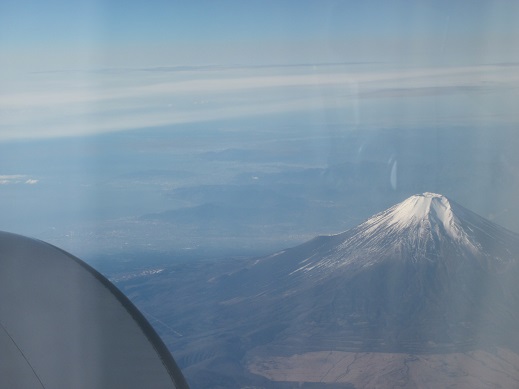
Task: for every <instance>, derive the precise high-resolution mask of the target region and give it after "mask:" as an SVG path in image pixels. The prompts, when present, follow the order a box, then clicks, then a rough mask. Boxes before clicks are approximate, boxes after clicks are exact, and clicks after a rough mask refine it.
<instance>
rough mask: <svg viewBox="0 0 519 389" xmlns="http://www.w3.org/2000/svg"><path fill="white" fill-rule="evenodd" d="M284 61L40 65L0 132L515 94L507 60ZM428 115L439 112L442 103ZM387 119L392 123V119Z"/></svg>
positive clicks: (7, 98)
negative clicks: (86, 69) (149, 67)
mask: <svg viewBox="0 0 519 389" xmlns="http://www.w3.org/2000/svg"><path fill="white" fill-rule="evenodd" d="M375 67H376V66H375ZM289 70H290V71H287V69H286V68H282V69H279V68H266V69H265V68H260V69H257V68H250V69H248V68H243V69H241V70H239V71H238V70H236V69H223V70H211V71H209V70H206V69H204V70H198V71H191V72H189V73H183V72H171V71H169V70H168V71H164V72H159V71H157V72H151V73H147V72H142V73H129V72H119V73H117V74H115V75H114V74H99V73H92V74H88V73H87V74H86V75H85V73H80V74H72V75H69V76H68V77H65V78H63V77H60V76H63V75H62V74H59V75H58V76H57V78H56V75H55V74H52V73H42V74H39V75H37V78H36V81H37V82H35V83H34V85H32V86H31V87H30V88H29V89H25V90H23V91H20V90H11V92H9V91H6V92H4V93H3V94H1V95H0V115H1V121H0V139H1V140H6V139H15V138H41V137H59V136H76V135H88V134H96V133H103V132H113V131H121V130H127V129H136V128H146V127H156V126H166V125H173V124H179V123H190V122H204V121H211V120H220V119H229V118H240V117H249V116H261V115H272V114H284V113H294V112H301V111H306V112H315V111H321V112H325V111H327V110H334V111H337V110H343V113H344V114H343V115H342V116H343V119H344V122H345V123H348V122H352V121H353V122H358V120H359V115H358V112H357V113H352V114H351V115H350V114H347V112H349V111H351V110H352V109H353V110H355V111H358V110H359V109H364V110H365V111H366V112H369V111H370V110H371V109H373V107H374V106H373V104H374V103H373V99H381V98H385V97H392V98H394V97H403V98H409V99H410V100H409V101H410V104H411V106H412V105H413V104H416V101H412V100H413V99H416V98H421V97H431V96H432V97H437V98H441V97H444V96H452V95H462V96H463V98H464V99H465V100H466V101H468V100H467V99H470V98H479V97H481V96H482V95H485V94H488V93H496V92H497V93H498V94H499V93H505V94H507V97H508V98H509V97H510V94H512V95H514V96H515V95H517V94H518V92H517V89H518V88H517V87H518V86H519V66H513V65H507V66H498V65H493V66H474V67H449V68H425V69H394V70H385V71H380V70H377V69H375V68H373V67H372V66H371V65H359V66H353V67H348V66H339V67H320V68H315V69H314V68H310V67H308V66H304V67H297V66H294V67H292V68H289ZM80 75H81V76H80ZM516 97H517V96H516ZM466 101H465V102H463V103H464V104H471V102H468V103H467V102H466ZM423 103H424V104H427V103H428V102H427V101H424V102H423ZM474 109H476V107H475V108H474ZM418 110H419V111H425V110H426V108H424V109H422V108H419V109H418ZM422 113H423V112H422ZM422 113H421V114H422ZM434 114H436V115H439V116H440V117H441V115H442V112H434ZM475 114H476V115H477V112H475ZM348 115H350V116H348ZM500 115H501V116H507V121H515V120H516V119H517V114H516V112H515V110H510V111H505V112H502V111H500ZM411 116H412V115H411ZM469 116H470V115H469ZM423 119H430V117H429V118H423ZM365 120H367V119H365ZM384 120H389V122H388V124H391V118H388V117H384ZM416 120H419V118H418V117H417V118H416Z"/></svg>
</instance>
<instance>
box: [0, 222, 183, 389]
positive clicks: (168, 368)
mask: <svg viewBox="0 0 519 389" xmlns="http://www.w3.org/2000/svg"><path fill="white" fill-rule="evenodd" d="M0 387H2V388H27V389H32V388H39V389H41V388H46V389H50V388H55V389H62V388H78V389H81V388H85V389H86V388H89V389H91V388H96V389H102V388H107V389H113V388H125V389H131V388H147V389H153V388H157V389H158V388H161V389H162V388H187V387H188V385H187V383H186V381H185V380H184V377H183V376H182V373H181V372H180V370H179V369H178V367H177V365H176V364H175V362H174V360H173V358H172V356H171V354H170V353H169V351H168V350H167V348H166V346H165V345H164V343H163V342H162V341H161V340H160V338H159V337H158V335H157V334H156V332H155V331H154V330H153V328H152V327H151V326H150V324H149V323H148V322H147V321H146V319H145V318H144V316H143V315H142V314H141V313H140V312H139V311H138V310H137V309H136V308H135V306H134V305H133V304H132V303H131V302H130V301H129V300H128V299H127V298H126V297H125V296H124V295H123V294H122V293H121V292H120V291H119V290H118V289H117V288H116V287H115V286H113V285H112V284H111V283H110V282H109V281H108V280H107V279H106V278H105V277H103V276H102V275H101V274H99V273H98V272H97V271H95V270H94V269H92V268H91V267H90V266H88V265H86V264H85V263H84V262H82V261H80V260H79V259H77V258H75V257H73V256H72V255H70V254H68V253H66V252H64V251H62V250H60V249H58V248H56V247H54V246H51V245H49V244H47V243H44V242H41V241H38V240H34V239H30V238H26V237H22V236H19V235H14V234H9V233H5V232H0Z"/></svg>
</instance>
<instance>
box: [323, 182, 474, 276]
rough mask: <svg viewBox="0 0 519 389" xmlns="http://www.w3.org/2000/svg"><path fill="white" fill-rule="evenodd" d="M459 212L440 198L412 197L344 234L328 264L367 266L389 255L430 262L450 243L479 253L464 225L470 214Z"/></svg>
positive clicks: (424, 195)
mask: <svg viewBox="0 0 519 389" xmlns="http://www.w3.org/2000/svg"><path fill="white" fill-rule="evenodd" d="M455 209H456V211H454V210H453V204H451V202H450V201H449V200H448V199H447V198H446V197H445V196H442V195H440V194H436V193H430V192H426V193H423V194H417V195H414V196H411V197H409V198H407V199H406V200H404V201H402V202H401V203H399V204H396V205H394V206H393V207H391V208H389V209H387V210H385V211H383V212H380V213H378V214H376V215H374V216H372V217H371V218H369V219H368V220H366V221H365V222H364V223H362V224H360V225H359V226H358V227H356V228H354V229H352V230H350V231H347V232H345V233H343V234H344V237H345V239H344V241H343V242H342V243H341V244H339V246H338V247H337V250H333V251H334V253H333V254H332V255H330V256H329V260H330V261H326V260H325V262H328V263H329V264H330V265H332V263H334V264H335V265H338V264H339V263H338V262H340V264H341V265H346V264H348V263H354V262H357V261H361V262H362V265H363V266H367V265H369V264H371V263H374V262H379V259H380V258H381V257H385V256H386V255H387V254H389V253H394V254H395V255H397V256H398V257H402V256H403V257H405V258H407V259H410V260H411V261H417V260H420V258H421V259H424V258H429V259H430V255H431V254H432V253H435V254H437V252H438V250H440V247H442V246H443V245H444V244H445V243H446V242H447V241H448V242H452V243H454V244H456V245H457V246H458V247H459V248H460V249H463V250H467V251H468V252H472V253H475V252H477V251H479V250H480V247H479V245H478V243H477V242H476V241H475V239H474V238H473V237H472V236H471V235H472V234H471V231H470V230H466V229H465V228H464V223H463V222H462V219H463V218H464V216H465V212H466V211H465V210H464V208H463V207H461V206H458V205H455ZM404 253H406V254H404ZM345 257H347V258H348V260H346V261H345V262H344V261H343V260H340V259H339V258H345ZM359 264H360V263H359Z"/></svg>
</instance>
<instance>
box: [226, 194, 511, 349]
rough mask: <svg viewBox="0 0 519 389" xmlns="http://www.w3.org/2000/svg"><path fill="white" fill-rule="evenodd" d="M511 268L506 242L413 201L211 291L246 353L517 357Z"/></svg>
mask: <svg viewBox="0 0 519 389" xmlns="http://www.w3.org/2000/svg"><path fill="white" fill-rule="evenodd" d="M518 264H519V237H518V236H517V235H516V234H514V233H512V232H510V231H508V230H505V229H504V228H501V227H499V226H497V225H495V224H493V223H491V222H489V221H487V220H485V219H483V218H481V217H479V216H478V215H476V214H474V213H473V212H471V211H468V210H467V209H465V208H463V207H462V206H460V205H459V204H456V203H454V202H452V201H449V200H448V199H447V198H445V197H443V196H441V195H437V194H432V193H424V194H423V195H416V196H412V197H410V198H408V199H407V200H405V201H403V202H402V203H400V204H397V205H395V206H393V207H392V208H390V209H388V210H386V211H384V212H382V213H379V214H377V215H375V216H373V217H372V218H370V219H368V220H367V221H365V222H364V223H362V224H361V225H359V226H358V227H356V228H354V229H352V230H349V231H347V232H344V233H342V234H338V235H333V236H322V237H318V238H316V239H313V240H312V241H310V242H307V243H305V244H303V245H301V246H298V247H295V248H293V249H289V250H285V251H282V252H279V253H276V254H274V255H271V256H269V257H266V258H261V259H259V260H257V261H256V262H255V263H254V264H253V265H252V266H250V267H249V268H247V269H243V270H241V271H239V272H236V273H233V274H230V275H227V276H225V277H223V278H222V279H220V280H219V288H218V289H219V290H220V293H221V298H222V301H221V305H222V307H223V308H222V309H223V312H224V316H225V317H228V318H229V325H230V326H231V327H234V328H235V329H236V330H241V331H243V333H246V334H249V338H248V342H249V344H248V346H249V347H254V346H255V345H260V344H265V343H270V344H272V345H276V347H281V348H284V346H288V347H290V349H291V350H292V351H293V352H297V350H298V347H299V346H298V345H301V349H303V348H304V350H305V351H308V350H312V349H313V350H331V349H333V350H345V351H370V350H371V351H384V352H389V351H391V352H413V353H424V352H444V351H454V350H458V351H464V350H469V349H474V348H477V347H481V346H490V345H503V344H506V345H507V346H508V347H511V348H513V349H515V350H517V349H518V345H519V341H518V340H519V337H518V334H517V331H516V323H517V322H518V321H519V312H518V307H519V288H518V287H517V286H516V281H515V280H516V279H517V276H518V274H519V271H518ZM231 323H232V324H231Z"/></svg>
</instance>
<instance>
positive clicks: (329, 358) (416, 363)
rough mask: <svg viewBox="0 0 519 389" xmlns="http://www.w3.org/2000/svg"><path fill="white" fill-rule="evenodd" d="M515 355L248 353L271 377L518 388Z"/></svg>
mask: <svg viewBox="0 0 519 389" xmlns="http://www.w3.org/2000/svg"><path fill="white" fill-rule="evenodd" d="M518 365H519V355H517V354H515V353H513V352H511V351H509V350H506V349H495V350H493V351H492V352H491V351H485V350H476V351H470V352H467V353H450V354H421V355H412V354H404V353H402V354H395V353H355V352H339V351H329V352H309V353H304V354H297V355H292V356H288V357H287V356H278V357H260V356H252V355H251V356H250V359H249V364H248V368H249V371H250V372H251V373H254V374H259V375H262V376H264V377H266V378H268V379H269V380H272V381H281V382H283V381H286V382H322V383H349V384H351V385H353V386H354V387H355V388H460V389H461V388H467V389H469V388H470V389H474V388H516V387H518V386H519V371H518V370H517V366H518Z"/></svg>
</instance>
